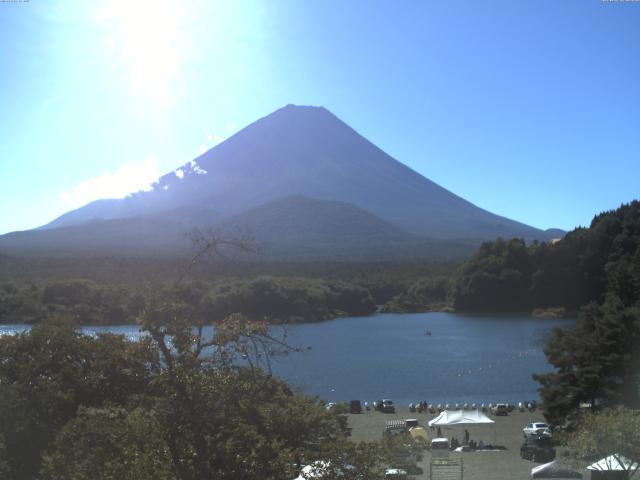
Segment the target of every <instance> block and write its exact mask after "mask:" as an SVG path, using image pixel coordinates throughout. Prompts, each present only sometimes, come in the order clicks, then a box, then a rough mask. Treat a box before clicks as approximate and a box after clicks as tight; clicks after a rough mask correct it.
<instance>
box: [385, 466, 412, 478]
mask: <svg viewBox="0 0 640 480" xmlns="http://www.w3.org/2000/svg"><path fill="white" fill-rule="evenodd" d="M384 478H390V479H393V480H407V478H409V476H408V475H407V471H406V470H403V469H402V468H387V469H386V470H385V472H384Z"/></svg>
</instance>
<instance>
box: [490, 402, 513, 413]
mask: <svg viewBox="0 0 640 480" xmlns="http://www.w3.org/2000/svg"><path fill="white" fill-rule="evenodd" d="M491 414H492V415H496V416H500V415H505V416H506V415H509V405H507V404H506V403H497V404H495V405H492V406H491Z"/></svg>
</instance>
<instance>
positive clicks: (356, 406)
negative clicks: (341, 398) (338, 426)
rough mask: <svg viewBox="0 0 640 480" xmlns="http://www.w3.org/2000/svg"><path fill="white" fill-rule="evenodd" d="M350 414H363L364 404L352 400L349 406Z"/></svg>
mask: <svg viewBox="0 0 640 480" xmlns="http://www.w3.org/2000/svg"><path fill="white" fill-rule="evenodd" d="M349 413H362V404H361V403H360V400H351V403H350V404H349Z"/></svg>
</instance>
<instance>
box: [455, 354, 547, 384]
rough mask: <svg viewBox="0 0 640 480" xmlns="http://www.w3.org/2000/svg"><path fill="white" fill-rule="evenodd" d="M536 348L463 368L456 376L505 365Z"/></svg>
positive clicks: (525, 355) (520, 358) (521, 357)
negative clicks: (477, 365)
mask: <svg viewBox="0 0 640 480" xmlns="http://www.w3.org/2000/svg"><path fill="white" fill-rule="evenodd" d="M537 352H538V350H536V349H535V348H530V349H528V350H523V351H521V352H518V353H514V354H512V355H509V357H508V358H507V359H503V360H495V361H493V362H489V363H488V364H486V363H485V364H484V365H482V366H480V367H474V368H469V369H465V370H461V371H459V372H458V374H457V376H458V377H462V376H465V375H472V374H474V373H479V372H482V371H483V370H484V371H487V370H489V369H494V370H495V369H498V368H500V367H502V366H503V365H505V364H506V363H511V361H513V360H522V359H524V358H525V357H527V356H529V355H531V354H534V353H537Z"/></svg>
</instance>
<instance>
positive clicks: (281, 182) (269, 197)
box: [0, 105, 548, 247]
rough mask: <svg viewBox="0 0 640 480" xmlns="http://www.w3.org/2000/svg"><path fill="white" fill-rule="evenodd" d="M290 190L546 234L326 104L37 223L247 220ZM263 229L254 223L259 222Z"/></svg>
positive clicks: (468, 230) (462, 234)
mask: <svg viewBox="0 0 640 480" xmlns="http://www.w3.org/2000/svg"><path fill="white" fill-rule="evenodd" d="M288 197H293V198H298V199H300V198H302V197H304V198H308V199H313V200H317V201H321V202H322V201H331V202H340V203H339V205H341V206H342V207H341V208H337V207H336V205H333V211H335V212H343V213H346V212H347V211H349V212H350V213H349V215H353V212H354V210H353V209H349V208H346V206H347V205H349V206H352V207H354V208H356V209H358V210H362V211H364V212H367V214H370V215H371V216H372V217H377V218H378V220H379V221H376V222H373V221H371V222H370V225H374V224H375V225H378V226H379V227H380V228H382V226H383V225H387V226H388V228H387V230H388V231H389V232H387V233H392V234H393V235H394V236H396V237H397V235H398V234H399V232H403V233H404V234H407V235H410V236H416V235H417V236H424V237H430V238H432V239H438V240H450V239H464V240H472V241H474V242H475V241H481V240H487V239H493V238H496V237H498V236H502V237H524V238H526V239H540V240H544V239H547V237H548V235H547V234H546V233H545V232H543V231H541V230H538V229H535V228H533V227H530V226H527V225H524V224H522V223H518V222H515V221H513V220H509V219H507V218H504V217H500V216H498V215H494V214H492V213H490V212H488V211H486V210H483V209H481V208H478V207H476V206H475V205H473V204H472V203H470V202H468V201H466V200H464V199H463V198H461V197H459V196H457V195H455V194H453V193H451V192H449V191H448V190H446V189H444V188H442V187H440V186H439V185H437V184H435V183H434V182H432V181H431V180H429V179H427V178H425V177H424V176H422V175H420V174H419V173H417V172H415V171H414V170H412V169H410V168H409V167H407V166H406V165H404V164H402V163H400V162H399V161H397V160H395V159H394V158H392V157H390V156H389V155H387V154H386V153H385V152H383V151H382V150H380V149H379V148H378V147H376V146H375V145H374V144H373V143H371V142H370V141H369V140H367V139H366V138H364V137H362V136H361V135H360V134H358V133H357V132H356V131H355V130H353V129H352V128H351V127H349V126H348V125H347V124H345V123H344V122H343V121H341V120H340V119H339V118H337V117H336V116H335V115H333V114H332V113H331V112H329V111H328V110H327V109H325V108H323V107H308V106H295V105H287V106H285V107H283V108H281V109H279V110H276V111H275V112H273V113H271V114H270V115H268V116H266V117H264V118H261V119H259V120H257V121H256V122H254V123H252V124H250V125H248V126H247V127H245V128H243V129H242V130H240V131H239V132H238V133H236V134H235V135H233V136H232V137H230V138H228V139H227V140H225V141H224V142H222V143H220V144H219V145H217V146H215V147H213V148H212V149H210V150H209V151H207V152H205V153H204V154H202V155H200V156H199V157H197V158H196V159H194V160H192V161H191V162H188V163H187V164H185V165H183V166H181V167H180V168H178V169H176V170H175V171H173V172H171V173H168V174H166V175H164V176H162V177H161V178H160V179H158V182H157V183H156V184H154V185H153V189H152V190H151V191H148V192H139V193H136V194H133V195H131V196H129V197H127V198H125V199H120V200H99V201H96V202H92V203H90V204H88V205H86V206H84V207H82V208H79V209H77V210H74V211H71V212H68V213H66V214H64V215H62V216H61V217H59V218H57V219H55V220H54V221H52V222H51V223H49V224H47V225H45V226H43V227H41V230H54V229H59V228H61V227H74V230H75V229H77V228H79V227H80V226H82V225H87V226H89V225H94V227H91V228H95V224H96V223H99V222H106V221H107V222H108V221H110V222H111V223H112V224H114V225H119V226H123V225H129V224H132V222H133V223H135V220H136V219H140V220H141V221H142V220H143V219H148V218H150V217H152V218H154V219H162V218H163V217H164V216H166V217H167V218H170V219H173V220H175V218H176V217H178V216H179V217H180V221H179V222H178V223H179V224H180V225H181V226H183V227H184V225H185V224H186V225H206V224H208V225H210V224H215V223H219V222H223V223H225V222H227V223H228V222H229V220H230V219H233V218H242V219H243V221H245V223H246V221H247V219H248V218H253V217H252V216H251V215H244V216H243V215H241V214H243V212H247V211H249V210H250V209H255V208H256V207H259V206H261V205H265V204H269V203H270V202H274V201H277V200H281V199H284V198H288ZM276 205H278V204H277V203H276ZM305 205H314V206H315V207H316V208H315V210H314V208H310V209H309V215H310V216H313V215H314V212H316V213H317V211H318V209H317V206H318V205H317V204H315V203H313V202H301V201H300V200H298V201H297V203H296V212H297V213H298V215H299V214H300V211H301V210H300V209H301V208H304V206H305ZM325 206H326V204H325ZM281 207H282V206H281V205H280V207H279V208H275V209H270V210H269V211H270V212H271V214H274V213H273V212H277V211H282V212H283V214H285V213H284V212H286V211H288V210H287V209H283V208H281ZM325 209H326V208H325ZM336 214H338V213H336ZM254 216H255V215H254ZM256 218H257V217H256ZM114 220H122V221H120V222H115V223H114V222H113V221H114ZM124 220H126V221H124ZM343 220H344V219H343ZM336 221H337V224H336V225H341V227H340V228H343V229H344V228H347V227H345V223H344V222H343V223H340V222H341V221H342V220H338V219H336ZM173 223H175V222H173ZM173 223H172V224H173ZM276 223H277V222H276ZM289 223H290V222H289ZM289 226H290V228H293V225H289ZM101 228H104V227H101ZM247 228H251V225H247ZM265 228H266V226H265V225H264V222H261V225H260V229H261V230H264V229H265ZM391 230H393V232H390V231H391ZM40 233H44V232H40ZM2 245H3V242H2V238H1V237H0V247H1V246H2Z"/></svg>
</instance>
